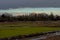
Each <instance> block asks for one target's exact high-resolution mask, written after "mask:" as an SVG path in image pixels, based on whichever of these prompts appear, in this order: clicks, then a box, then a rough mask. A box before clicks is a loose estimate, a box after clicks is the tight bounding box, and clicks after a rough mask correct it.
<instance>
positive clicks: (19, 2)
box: [0, 0, 60, 9]
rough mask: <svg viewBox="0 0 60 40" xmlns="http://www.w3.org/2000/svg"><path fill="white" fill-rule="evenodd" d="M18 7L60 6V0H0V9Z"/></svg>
mask: <svg viewBox="0 0 60 40" xmlns="http://www.w3.org/2000/svg"><path fill="white" fill-rule="evenodd" d="M18 7H60V0H0V9H7V8H18Z"/></svg>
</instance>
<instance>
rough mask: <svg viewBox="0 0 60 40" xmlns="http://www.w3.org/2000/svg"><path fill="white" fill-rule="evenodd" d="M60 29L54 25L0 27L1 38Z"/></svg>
mask: <svg viewBox="0 0 60 40" xmlns="http://www.w3.org/2000/svg"><path fill="white" fill-rule="evenodd" d="M54 30H60V28H54V27H4V28H2V27H1V28H0V38H3V37H11V36H17V35H26V34H33V33H40V32H47V31H54Z"/></svg>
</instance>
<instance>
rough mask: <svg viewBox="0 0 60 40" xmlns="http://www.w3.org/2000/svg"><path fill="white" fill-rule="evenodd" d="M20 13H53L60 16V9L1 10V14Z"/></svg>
mask: <svg viewBox="0 0 60 40" xmlns="http://www.w3.org/2000/svg"><path fill="white" fill-rule="evenodd" d="M4 12H7V13H12V14H13V13H15V14H17V13H19V14H23V13H32V12H36V13H41V12H43V13H48V14H49V13H51V12H53V13H54V14H58V15H60V8H17V9H7V10H0V13H4Z"/></svg>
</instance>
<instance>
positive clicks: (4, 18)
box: [0, 13, 60, 22]
mask: <svg viewBox="0 0 60 40" xmlns="http://www.w3.org/2000/svg"><path fill="white" fill-rule="evenodd" d="M58 20H60V16H59V15H54V14H53V13H51V14H50V15H48V14H46V13H38V14H37V13H30V14H29V15H19V16H13V15H12V14H9V13H4V14H2V15H0V22H13V21H58Z"/></svg>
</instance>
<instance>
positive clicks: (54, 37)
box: [45, 35, 60, 40]
mask: <svg viewBox="0 0 60 40" xmlns="http://www.w3.org/2000/svg"><path fill="white" fill-rule="evenodd" d="M45 40H60V35H59V36H53V37H48V38H46V39H45Z"/></svg>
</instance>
